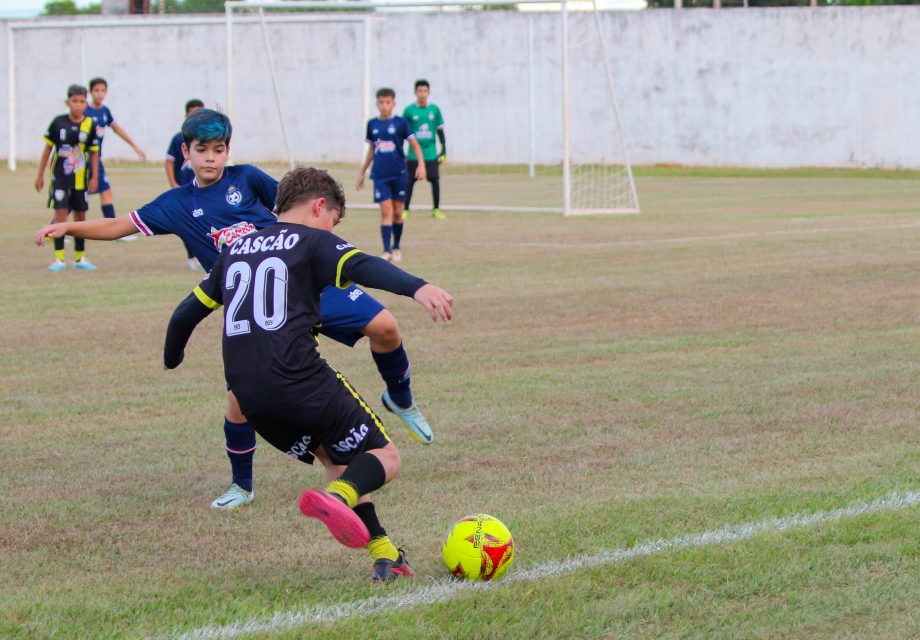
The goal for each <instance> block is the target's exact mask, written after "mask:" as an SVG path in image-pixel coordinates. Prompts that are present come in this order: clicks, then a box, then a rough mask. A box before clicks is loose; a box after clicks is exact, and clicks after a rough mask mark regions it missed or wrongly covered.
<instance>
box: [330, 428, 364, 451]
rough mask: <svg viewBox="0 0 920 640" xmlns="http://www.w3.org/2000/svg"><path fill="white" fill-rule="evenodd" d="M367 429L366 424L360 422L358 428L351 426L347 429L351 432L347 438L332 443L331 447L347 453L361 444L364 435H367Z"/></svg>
mask: <svg viewBox="0 0 920 640" xmlns="http://www.w3.org/2000/svg"><path fill="white" fill-rule="evenodd" d="M368 431H369V429H368V428H367V425H366V424H362V425H361V426H360V427H359V428H358V429H355V428H354V427H352V428H351V429H349V433H350V434H351V435H350V436H348V437H347V438H342V439H341V440H339V441H338V442H337V443H335V444H334V445H332V448H333V449H335V450H336V451H338V452H339V453H348V452H349V451H354V450H355V449H357V448H358V447H360V446H361V443H362V442H363V441H364V437H365V436H366V435H367V432H368Z"/></svg>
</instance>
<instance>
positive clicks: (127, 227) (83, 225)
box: [35, 216, 137, 247]
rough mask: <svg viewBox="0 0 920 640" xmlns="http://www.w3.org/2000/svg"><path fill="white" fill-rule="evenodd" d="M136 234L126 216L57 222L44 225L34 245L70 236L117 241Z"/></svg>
mask: <svg viewBox="0 0 920 640" xmlns="http://www.w3.org/2000/svg"><path fill="white" fill-rule="evenodd" d="M132 233H137V227H135V226H134V223H133V222H131V218H129V217H128V216H119V217H118V218H99V219H98V220H85V221H83V222H58V223H55V224H46V225H45V226H44V227H42V228H41V229H40V230H39V232H38V233H37V234H35V244H37V245H38V246H40V247H41V246H43V245H44V244H45V239H46V238H61V237H63V236H65V235H71V236H73V237H74V238H86V239H87V240H118V239H119V238H124V237H125V236H130V235H131V234H132Z"/></svg>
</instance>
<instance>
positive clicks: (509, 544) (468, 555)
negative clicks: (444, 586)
mask: <svg viewBox="0 0 920 640" xmlns="http://www.w3.org/2000/svg"><path fill="white" fill-rule="evenodd" d="M441 557H442V558H444V564H445V565H447V568H448V570H449V571H450V572H451V573H452V574H454V576H455V577H457V578H463V579H466V580H498V579H499V578H501V577H502V576H503V575H504V574H505V571H507V570H508V567H510V566H511V561H512V560H514V540H513V539H512V538H511V532H510V531H508V527H506V526H505V525H504V524H502V522H501V520H499V519H498V518H494V517H492V516H490V515H487V514H485V513H474V514H471V515H468V516H464V517H463V518H460V520H458V521H457V522H456V523H455V524H454V526H453V527H451V529H450V531H448V532H447V539H446V540H445V541H444V545H443V546H442V547H441Z"/></svg>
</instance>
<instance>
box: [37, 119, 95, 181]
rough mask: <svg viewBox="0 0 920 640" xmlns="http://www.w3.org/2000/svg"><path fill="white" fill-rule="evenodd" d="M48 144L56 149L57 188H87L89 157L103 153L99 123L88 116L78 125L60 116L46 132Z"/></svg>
mask: <svg viewBox="0 0 920 640" xmlns="http://www.w3.org/2000/svg"><path fill="white" fill-rule="evenodd" d="M45 142H46V143H47V144H48V145H49V146H51V147H53V149H54V152H53V154H52V156H51V167H52V169H51V175H52V176H53V177H54V180H53V183H52V188H54V189H86V183H87V169H88V167H87V164H88V163H89V154H90V153H92V152H93V151H95V152H97V153H98V152H99V138H98V136H97V134H96V123H95V122H94V121H93V119H92V118H89V117H84V118H83V121H82V122H74V121H72V120H71V119H70V116H68V115H67V114H66V113H65V114H62V115H59V116H58V117H56V118H55V119H54V120H52V121H51V124H50V125H48V130H47V131H46V132H45Z"/></svg>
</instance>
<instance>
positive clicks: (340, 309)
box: [319, 285, 386, 347]
mask: <svg viewBox="0 0 920 640" xmlns="http://www.w3.org/2000/svg"><path fill="white" fill-rule="evenodd" d="M319 307H320V311H321V312H322V314H323V318H322V324H321V325H320V326H319V332H320V333H321V334H323V335H324V336H326V337H329V338H332V339H333V340H335V341H336V342H341V343H342V344H346V345H348V346H349V347H353V346H355V343H356V342H357V341H358V340H360V339H361V338H362V337H363V334H362V333H361V330H362V329H363V328H364V327H366V326H367V325H368V323H370V321H371V320H373V319H374V318H375V317H377V314H378V313H380V312H381V311H383V310H384V309H386V307H384V306H383V305H382V304H380V303H379V302H377V301H376V300H374V298H372V297H371V296H370V294H369V293H367V292H366V291H364V290H363V289H359V288H358V287H356V286H355V285H351V286H350V287H348V288H347V289H339V288H338V287H333V286H328V287H326V288H325V289H323V291H322V293H320V296H319Z"/></svg>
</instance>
